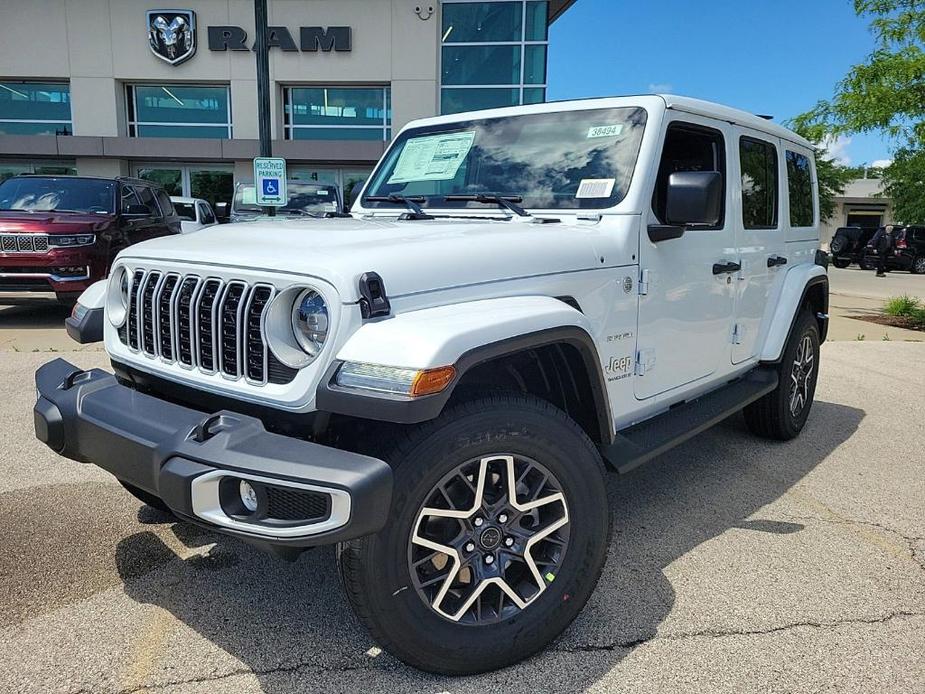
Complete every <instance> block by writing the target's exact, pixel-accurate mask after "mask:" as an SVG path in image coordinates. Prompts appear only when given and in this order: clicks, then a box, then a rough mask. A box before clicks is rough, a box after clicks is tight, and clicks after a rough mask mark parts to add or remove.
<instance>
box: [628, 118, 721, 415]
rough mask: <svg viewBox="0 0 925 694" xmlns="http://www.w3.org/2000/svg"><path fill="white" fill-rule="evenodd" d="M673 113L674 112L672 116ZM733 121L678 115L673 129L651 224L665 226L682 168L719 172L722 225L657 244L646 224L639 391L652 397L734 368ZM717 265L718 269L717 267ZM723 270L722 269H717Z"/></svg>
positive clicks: (693, 229) (662, 163) (671, 124)
mask: <svg viewBox="0 0 925 694" xmlns="http://www.w3.org/2000/svg"><path fill="white" fill-rule="evenodd" d="M670 113H671V112H669V114H670ZM730 138H731V126H729V125H728V124H725V123H719V122H716V121H712V120H709V119H706V118H699V117H697V116H693V115H690V114H678V115H677V116H675V117H674V119H672V120H670V121H669V122H668V124H667V126H666V131H665V137H664V142H663V149H662V155H661V160H660V163H659V171H658V176H657V179H656V182H655V187H654V192H653V196H652V206H651V210H650V211H649V213H648V218H646V216H645V215H644V217H643V222H644V226H645V225H647V224H666V223H668V220H667V219H666V218H665V204H666V197H667V196H666V192H667V188H668V177H669V176H670V175H671V174H672V173H674V172H676V171H719V172H720V173H721V174H722V175H723V182H724V200H725V203H724V205H723V213H722V217H721V219H720V223H719V224H718V225H716V226H712V227H699V228H698V227H689V228H687V229H686V230H685V232H684V234H683V236H681V237H680V238H678V239H671V240H668V241H661V242H658V243H653V242H651V241H650V240H649V238H648V235H647V233H646V229H645V228H643V229H642V231H641V235H640V243H639V253H640V258H639V266H640V271H641V272H640V279H641V280H642V286H641V287H640V292H644V293H641V294H640V297H639V321H638V330H637V335H638V337H637V345H638V347H637V364H636V377H635V379H634V382H635V386H634V389H635V393H636V397H637V398H638V399H645V398H650V397H652V396H655V395H658V394H659V393H663V392H665V391H669V390H671V389H672V388H677V387H679V386H683V385H685V384H688V383H692V382H694V381H697V380H700V379H704V378H707V377H709V376H711V375H712V374H714V373H715V372H716V371H717V370H722V369H728V368H729V367H728V364H729V346H730V342H731V333H732V318H733V307H734V297H735V289H736V287H735V283H736V280H735V272H734V267H733V265H728V267H729V270H728V271H726V270H724V268H725V267H726V266H727V264H730V263H731V264H734V263H735V262H737V259H738V254H737V252H736V248H735V236H734V228H735V227H734V223H733V221H732V219H731V217H732V215H731V212H730V205H729V188H730V186H729V185H728V181H727V180H726V179H727V172H728V171H729V170H730V167H729V165H728V146H727V141H728V140H729V139H730ZM714 265H716V266H717V268H714ZM717 269H719V270H720V271H718V272H717Z"/></svg>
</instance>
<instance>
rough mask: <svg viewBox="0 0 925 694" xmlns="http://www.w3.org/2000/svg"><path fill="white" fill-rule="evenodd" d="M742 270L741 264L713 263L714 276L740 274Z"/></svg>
mask: <svg viewBox="0 0 925 694" xmlns="http://www.w3.org/2000/svg"><path fill="white" fill-rule="evenodd" d="M741 269H742V266H741V265H740V264H739V263H732V262H726V263H713V274H714V275H722V274H724V273H727V272H738V271H739V270H741Z"/></svg>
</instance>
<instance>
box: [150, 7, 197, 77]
mask: <svg viewBox="0 0 925 694" xmlns="http://www.w3.org/2000/svg"><path fill="white" fill-rule="evenodd" d="M148 43H149V44H150V46H151V52H152V53H154V55H156V56H157V57H158V58H160V59H161V60H164V61H166V62H168V63H170V64H171V65H179V64H180V63H182V62H184V61H186V60H189V59H190V58H192V57H193V55H194V54H195V53H196V13H195V12H193V11H192V10H150V11H149V12H148Z"/></svg>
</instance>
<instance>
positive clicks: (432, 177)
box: [388, 131, 475, 184]
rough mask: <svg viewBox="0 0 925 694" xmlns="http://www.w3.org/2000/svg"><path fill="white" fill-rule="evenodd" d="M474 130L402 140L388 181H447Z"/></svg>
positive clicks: (459, 162)
mask: <svg viewBox="0 0 925 694" xmlns="http://www.w3.org/2000/svg"><path fill="white" fill-rule="evenodd" d="M473 140H475V133H474V132H472V131H469V132H465V133H447V134H446V135H431V136H429V137H413V138H411V139H410V140H408V141H407V142H406V143H405V147H404V149H402V151H401V155H400V156H399V157H398V163H397V164H396V165H395V170H394V171H393V172H392V177H391V178H389V180H388V183H389V184H392V183H410V182H411V181H449V180H451V179H453V178H455V177H456V172H457V171H459V167H460V166H461V165H462V163H463V160H464V159H465V158H466V155H468V154H469V150H470V149H472V142H473Z"/></svg>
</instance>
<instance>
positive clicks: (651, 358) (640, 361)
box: [636, 349, 655, 376]
mask: <svg viewBox="0 0 925 694" xmlns="http://www.w3.org/2000/svg"><path fill="white" fill-rule="evenodd" d="M654 368H655V350H654V349H641V350H639V351H638V352H636V375H637V376H645V375H646V373H647V372H648V371H651V370H652V369H654Z"/></svg>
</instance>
